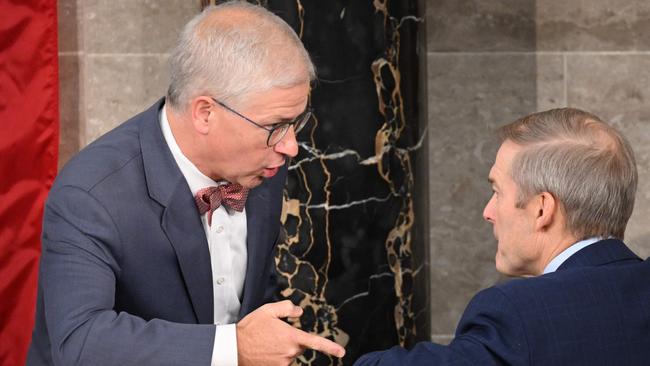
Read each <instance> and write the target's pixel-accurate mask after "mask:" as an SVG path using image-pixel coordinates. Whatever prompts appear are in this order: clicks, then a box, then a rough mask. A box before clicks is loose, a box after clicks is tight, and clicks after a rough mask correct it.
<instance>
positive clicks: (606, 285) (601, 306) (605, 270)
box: [355, 240, 650, 366]
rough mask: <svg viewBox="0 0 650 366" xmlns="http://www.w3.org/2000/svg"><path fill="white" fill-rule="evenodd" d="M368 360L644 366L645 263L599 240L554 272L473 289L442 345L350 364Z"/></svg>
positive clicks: (647, 325)
mask: <svg viewBox="0 0 650 366" xmlns="http://www.w3.org/2000/svg"><path fill="white" fill-rule="evenodd" d="M369 365H382V366H383V365H386V366H388V365H391V366H397V365H414V366H417V365H472V366H476V365H517V366H519V365H626V366H629V365H650V262H648V261H646V262H643V261H641V260H640V259H639V258H638V257H637V256H636V255H634V253H632V252H631V251H630V250H629V249H628V248H627V247H626V246H625V244H623V243H622V242H621V241H618V240H603V241H600V242H598V243H595V244H592V245H590V246H588V247H586V248H584V249H582V250H580V251H579V252H577V253H576V254H574V255H573V256H571V257H570V258H569V259H568V260H567V261H566V262H564V263H563V264H562V265H561V266H560V268H559V269H558V270H557V271H556V272H554V273H549V274H547V275H543V276H539V277H534V278H527V279H516V280H512V281H509V282H506V283H504V284H500V285H497V286H495V287H491V288H489V289H486V290H483V291H481V292H479V293H478V294H477V295H476V296H475V297H474V298H473V299H472V301H471V302H470V304H469V305H468V307H467V309H466V310H465V313H464V314H463V316H462V319H461V321H460V323H459V325H458V329H457V330H456V337H455V338H454V340H453V341H452V342H451V344H449V345H448V346H442V345H438V344H434V343H429V342H421V343H418V344H417V345H416V346H415V347H414V349H413V350H411V351H406V350H404V349H403V348H400V347H394V348H392V349H390V350H388V351H384V352H374V353H370V354H368V355H365V356H363V357H361V358H360V359H359V360H358V361H357V362H356V363H355V366H369Z"/></svg>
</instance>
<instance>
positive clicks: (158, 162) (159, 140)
mask: <svg viewBox="0 0 650 366" xmlns="http://www.w3.org/2000/svg"><path fill="white" fill-rule="evenodd" d="M163 102H164V100H160V101H158V102H157V103H156V104H155V105H154V106H153V107H151V108H150V109H149V110H147V111H146V112H145V115H144V121H143V123H142V124H141V125H140V147H141V150H142V160H143V165H144V171H145V177H146V181H147V188H148V190H149V195H150V196H151V198H152V199H154V200H155V201H157V202H158V203H160V204H161V205H162V206H163V207H165V209H164V212H163V216H162V222H161V225H162V229H163V231H164V232H165V234H166V235H167V237H168V239H169V241H170V242H171V244H172V247H173V248H174V251H175V253H176V256H177V257H178V264H179V267H180V271H181V273H182V276H183V280H184V282H185V286H186V288H187V292H188V294H189V297H190V300H191V303H192V307H193V309H194V313H195V315H196V318H197V320H198V322H199V323H202V324H211V323H213V322H214V315H213V312H214V310H213V301H214V300H213V294H212V269H211V266H210V253H209V250H208V243H207V239H206V237H205V232H204V230H203V225H202V223H201V218H200V217H199V214H198V211H197V209H196V204H195V203H194V198H193V197H192V193H191V192H190V189H189V187H188V185H187V182H186V181H185V178H184V177H183V174H182V173H181V171H180V169H179V168H178V166H177V165H176V161H175V160H174V157H173V156H172V154H171V151H169V147H168V146H167V143H166V142H165V139H164V137H163V134H162V130H161V129H160V121H159V113H160V109H161V108H162V105H163Z"/></svg>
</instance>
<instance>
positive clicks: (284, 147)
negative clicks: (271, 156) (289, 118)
mask: <svg viewBox="0 0 650 366" xmlns="http://www.w3.org/2000/svg"><path fill="white" fill-rule="evenodd" d="M273 150H275V152H277V153H278V154H283V155H286V156H289V157H292V158H293V157H294V156H296V155H298V141H297V140H296V133H295V132H294V130H293V126H292V127H289V130H288V131H287V134H286V135H284V137H282V140H280V142H278V143H277V144H275V146H273Z"/></svg>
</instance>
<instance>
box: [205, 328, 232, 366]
mask: <svg viewBox="0 0 650 366" xmlns="http://www.w3.org/2000/svg"><path fill="white" fill-rule="evenodd" d="M210 365H211V366H237V328H236V324H225V325H217V329H216V330H215V331H214V347H213V348H212V363H211V364H210Z"/></svg>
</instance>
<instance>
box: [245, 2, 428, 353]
mask: <svg viewBox="0 0 650 366" xmlns="http://www.w3.org/2000/svg"><path fill="white" fill-rule="evenodd" d="M254 2H255V3H258V4H261V5H264V6H266V7H267V8H269V9H270V10H272V11H273V12H274V13H276V14H278V15H279V16H281V17H282V18H283V19H285V20H286V21H287V22H288V23H289V24H290V25H292V26H293V27H294V29H295V30H296V32H297V33H298V34H299V36H300V37H301V39H302V40H303V42H304V44H305V46H306V48H307V50H308V51H309V53H310V55H311V57H312V59H313V61H314V64H315V65H316V69H317V74H318V80H317V82H316V83H315V84H314V87H313V89H312V93H311V97H310V102H311V105H312V107H313V109H314V119H313V121H312V122H311V124H310V125H308V126H307V127H305V130H303V131H302V132H301V133H300V135H299V136H298V140H299V143H300V147H301V149H300V152H299V155H298V156H297V157H296V158H295V159H294V160H293V161H292V163H291V165H290V172H289V178H288V184H287V188H286V191H285V200H284V207H283V213H282V222H283V224H284V228H285V231H286V239H285V240H284V242H283V243H281V244H280V245H279V247H278V251H277V256H276V265H277V266H276V267H277V273H278V278H279V280H280V288H279V289H278V291H279V294H280V296H281V297H284V298H289V299H291V300H292V301H293V302H294V303H296V304H298V305H300V306H302V307H303V308H304V310H305V312H304V315H303V316H302V317H301V318H300V320H299V321H298V322H296V324H294V325H295V326H298V327H300V328H301V329H303V330H305V331H308V332H312V333H315V334H319V335H322V336H326V337H328V338H330V339H334V340H336V341H337V342H338V343H340V344H342V345H344V346H345V347H346V350H347V354H346V356H345V358H344V359H343V360H342V361H340V360H337V359H331V358H330V357H327V356H325V355H323V354H320V353H316V352H313V351H307V352H305V354H304V355H302V356H301V357H300V358H299V359H298V360H297V361H296V364H298V365H341V364H343V365H351V364H352V363H353V362H354V360H356V359H357V358H358V357H359V356H360V355H361V354H363V353H366V352H369V351H373V350H378V349H384V348H388V347H391V346H393V345H396V344H401V345H404V346H409V345H412V344H413V343H414V342H415V341H417V340H422V339H428V338H429V324H428V323H429V318H428V316H429V309H428V286H429V285H428V271H427V269H428V267H427V266H426V263H427V234H426V233H427V230H426V229H427V227H426V225H427V219H426V218H427V216H426V211H427V204H426V193H425V192H426V191H427V189H426V179H427V178H426V177H427V172H426V168H424V169H419V168H420V166H422V167H424V166H425V165H424V164H421V162H422V161H426V146H424V141H425V140H426V138H425V136H426V130H425V128H424V126H425V125H426V121H425V120H424V119H423V115H424V114H426V110H425V107H424V104H423V103H424V100H425V98H423V97H424V95H423V94H424V93H423V92H422V90H423V89H424V88H423V87H422V85H421V84H420V83H421V82H424V74H425V73H424V72H423V69H422V67H421V66H420V65H421V64H422V63H421V61H422V58H421V57H423V56H424V55H423V51H421V50H420V48H421V47H423V46H424V42H423V37H422V35H421V30H422V29H423V24H422V23H423V18H422V13H423V9H422V6H423V5H422V2H420V1H417V0H374V1H369V0H367V1H351V0H350V1H318V0H292V1H288V0H266V1H254ZM422 185H424V187H422Z"/></svg>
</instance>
